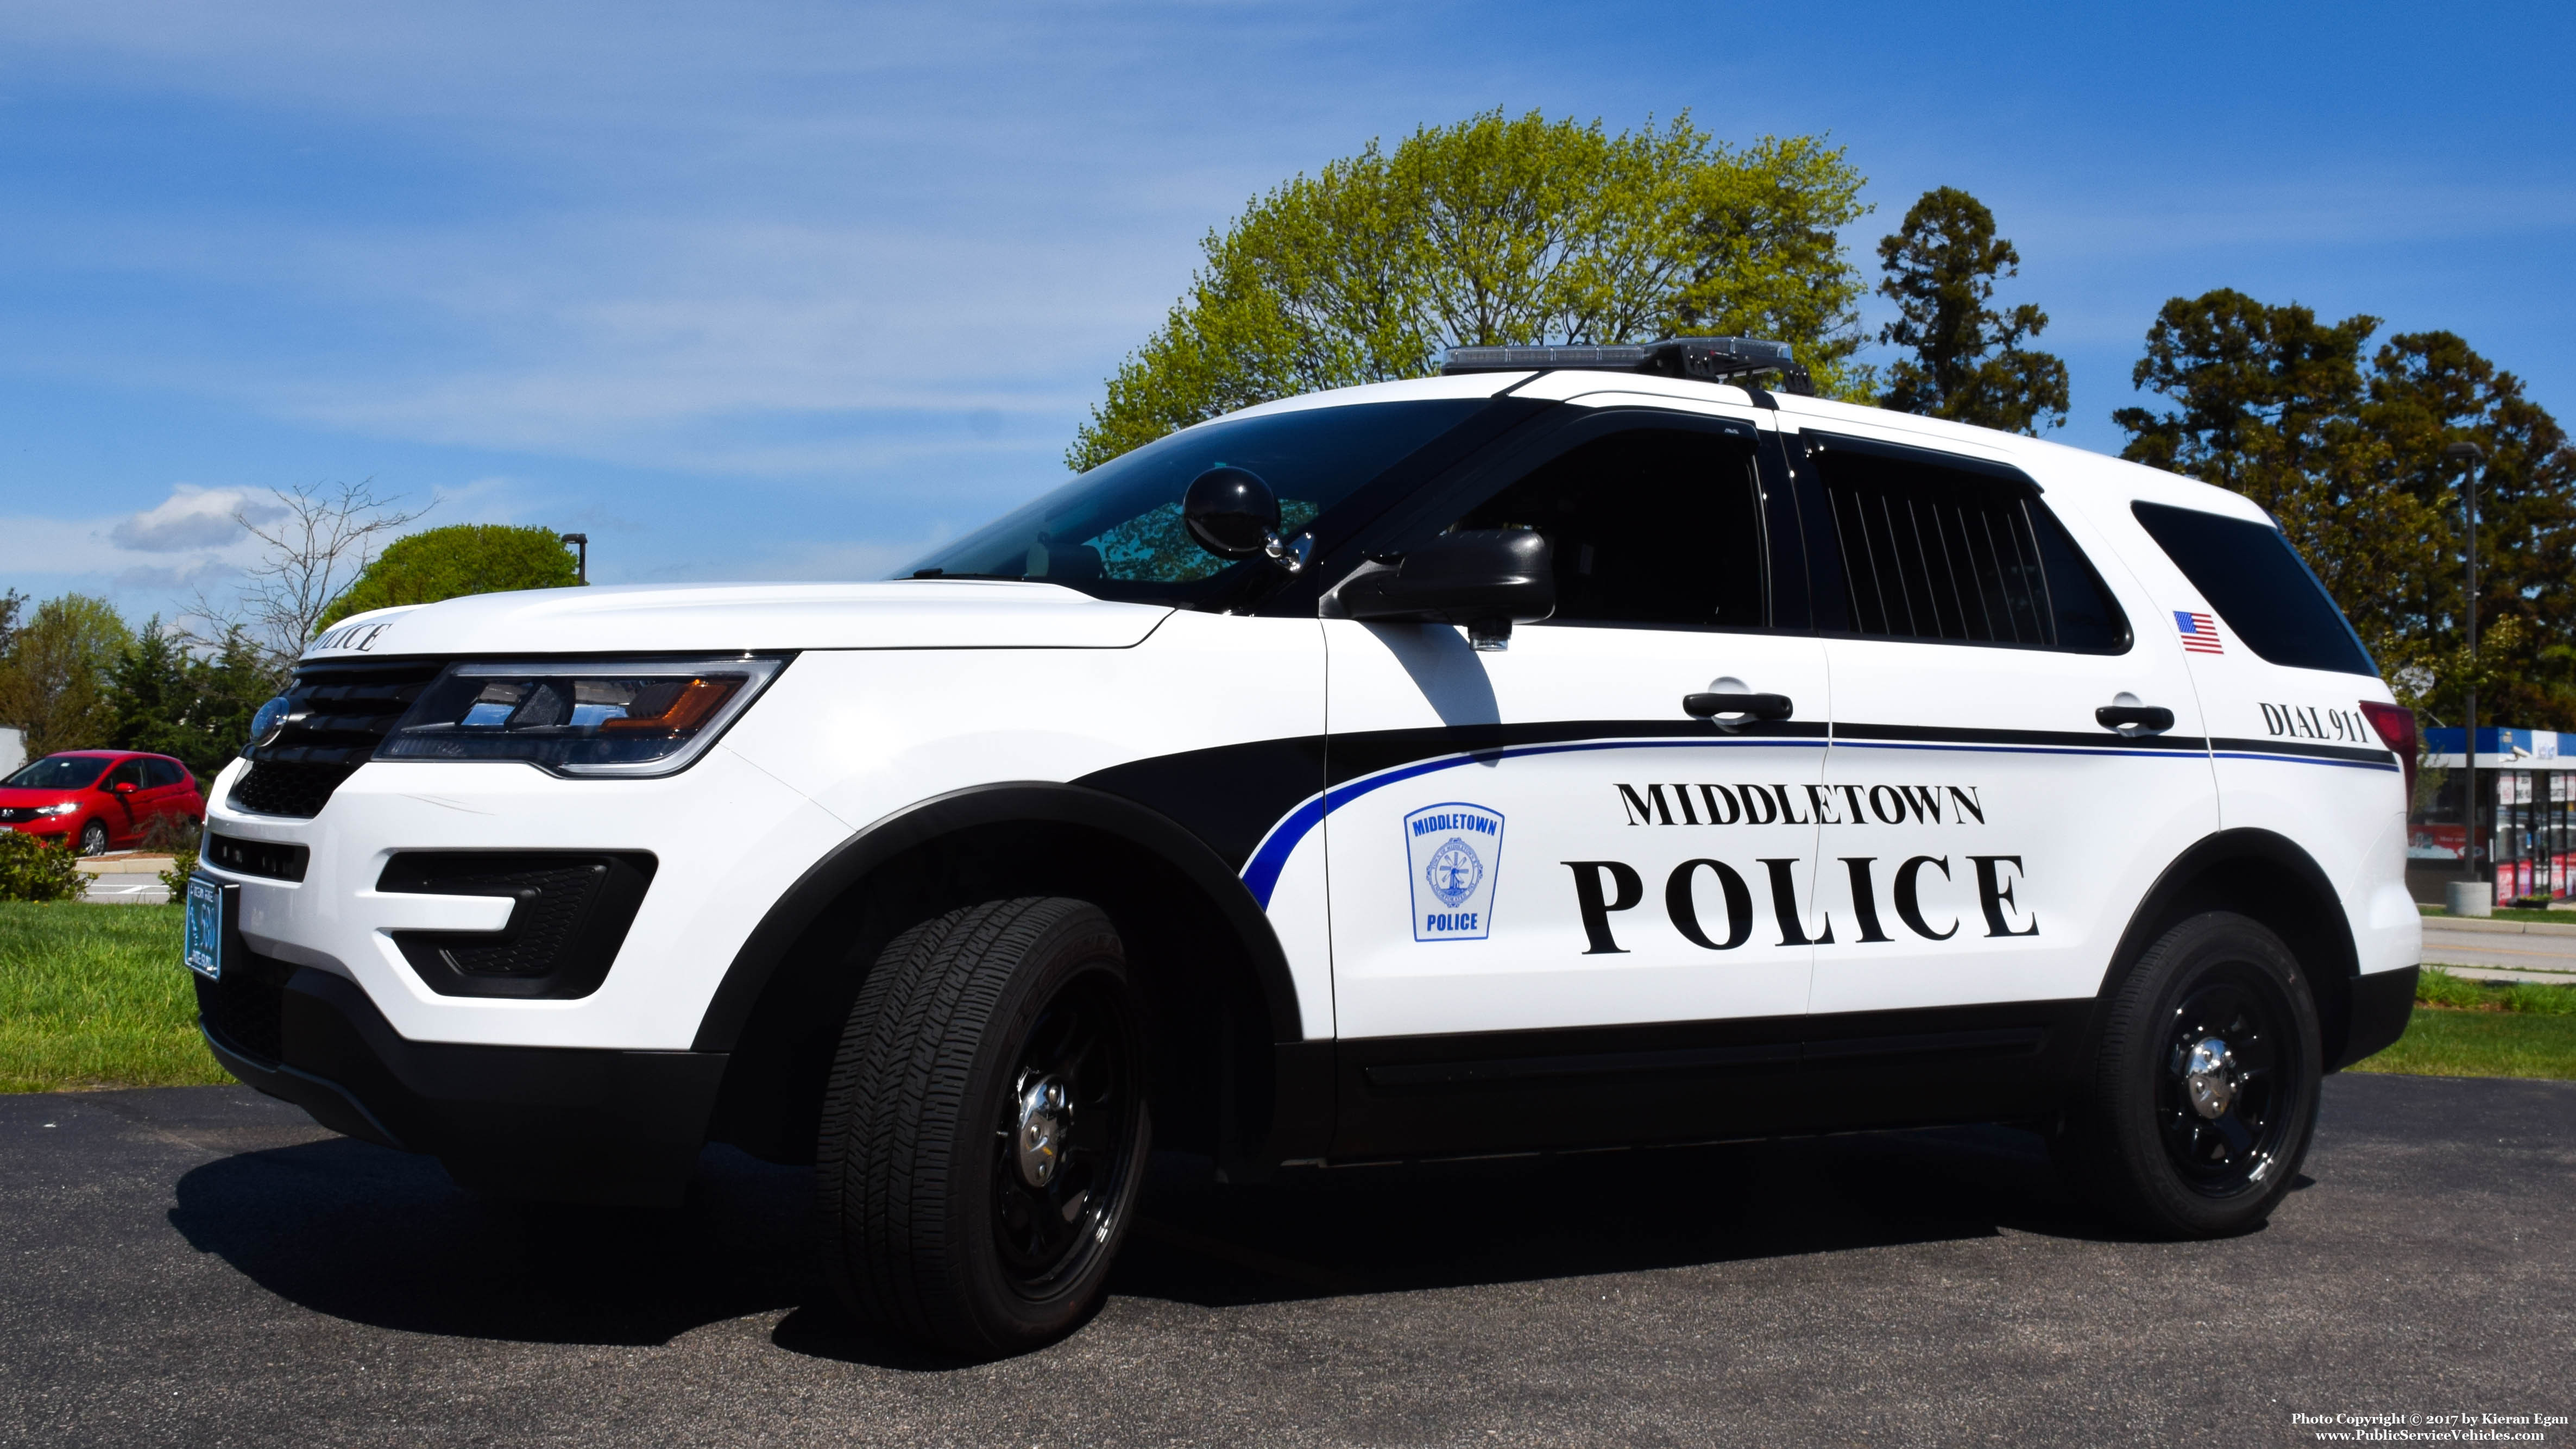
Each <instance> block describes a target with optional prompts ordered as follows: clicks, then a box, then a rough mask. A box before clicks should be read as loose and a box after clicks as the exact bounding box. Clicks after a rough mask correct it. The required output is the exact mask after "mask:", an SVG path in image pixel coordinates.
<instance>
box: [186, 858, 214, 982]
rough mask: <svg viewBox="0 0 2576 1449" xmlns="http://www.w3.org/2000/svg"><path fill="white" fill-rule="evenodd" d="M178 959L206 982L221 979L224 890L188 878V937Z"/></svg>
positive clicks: (209, 883) (199, 876)
mask: <svg viewBox="0 0 2576 1449" xmlns="http://www.w3.org/2000/svg"><path fill="white" fill-rule="evenodd" d="M179 959H180V960H182V961H184V962H186V963H187V965H188V969H189V970H191V971H194V972H196V973H197V974H198V975H200V976H203V977H205V978H206V979H207V980H209V981H221V980H222V979H223V976H224V888H223V887H222V886H219V885H217V884H215V883H214V882H213V881H210V880H208V879H206V878H205V877H204V876H201V875H192V876H190V877H188V934H187V937H186V940H185V941H184V943H183V944H182V945H181V946H180V948H179Z"/></svg>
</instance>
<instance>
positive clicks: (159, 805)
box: [0, 750, 206, 855]
mask: <svg viewBox="0 0 2576 1449" xmlns="http://www.w3.org/2000/svg"><path fill="white" fill-rule="evenodd" d="M163 815H169V816H176V817H178V818H180V819H184V820H203V819H205V818H206V797H205V796H204V795H203V794H201V793H199V792H198V789H197V780H196V777H195V776H193V775H191V774H189V773H188V767H187V766H185V765H183V764H180V763H179V762H178V761H177V760H174V759H171V758H170V757H169V756H168V755H144V754H137V753H135V752H134V751H132V750H65V751H64V752H62V753H61V754H58V755H47V756H45V757H44V758H43V759H41V760H36V761H33V762H31V763H29V764H28V765H27V766H26V767H25V768H24V769H22V770H20V771H19V772H18V773H16V774H14V775H11V776H10V777H9V778H8V779H6V780H0V828H4V829H9V830H23V831H25V832H27V833H28V834H30V835H36V836H42V837H44V838H45V839H47V840H76V841H78V842H80V852H81V854H83V855H96V854H98V853H99V852H100V851H103V850H114V849H116V848H117V847H119V846H129V845H135V844H139V843H140V842H141V841H142V839H143V832H144V831H145V830H147V829H149V828H150V827H151V824H152V821H153V819H154V818H155V817H156V816H163Z"/></svg>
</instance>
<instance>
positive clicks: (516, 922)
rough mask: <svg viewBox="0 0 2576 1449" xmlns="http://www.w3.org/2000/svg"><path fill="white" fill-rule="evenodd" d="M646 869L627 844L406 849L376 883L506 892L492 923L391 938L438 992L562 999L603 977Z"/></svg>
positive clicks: (448, 892)
mask: <svg viewBox="0 0 2576 1449" xmlns="http://www.w3.org/2000/svg"><path fill="white" fill-rule="evenodd" d="M653 867H654V860H653V857H652V856H650V855H647V854H644V853H642V852H631V851H621V852H616V853H590V852H571V851H514V852H508V853H501V852H486V851H456V852H444V851H406V852H404V853H402V854H400V855H397V856H395V857H394V858H393V859H392V860H389V861H387V862H386V863H385V870H384V874H383V875H382V876H381V877H379V878H378V880H377V881H376V889H378V890H380V891H387V892H392V893H396V894H405V895H440V896H507V897H509V898H511V899H512V900H514V901H515V902H516V903H517V904H515V905H514V906H512V907H511V909H510V918H509V920H508V921H507V922H505V923H503V925H502V927H501V929H500V930H498V931H396V932H394V942H395V944H396V945H397V946H399V947H400V948H401V950H402V953H403V959H405V960H407V961H409V962H410V963H411V965H412V969H413V970H414V971H415V972H417V973H418V974H419V976H420V978H421V980H422V981H423V982H425V983H427V984H428V986H429V988H430V989H431V990H432V991H436V992H439V993H440V994H442V995H447V996H515V997H551V998H563V997H573V996H586V995H588V994H590V993H591V992H592V991H594V990H596V989H598V986H599V983H600V981H601V980H602V979H603V978H604V977H606V976H607V974H608V968H609V965H610V964H611V963H612V962H614V961H615V960H616V959H617V950H618V947H620V946H621V945H623V944H625V941H626V928H627V927H628V926H629V925H631V924H633V922H634V920H635V912H636V910H637V909H638V908H639V907H640V906H642V905H643V903H644V891H645V888H646V887H647V886H648V885H650V884H651V883H652V879H653Z"/></svg>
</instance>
